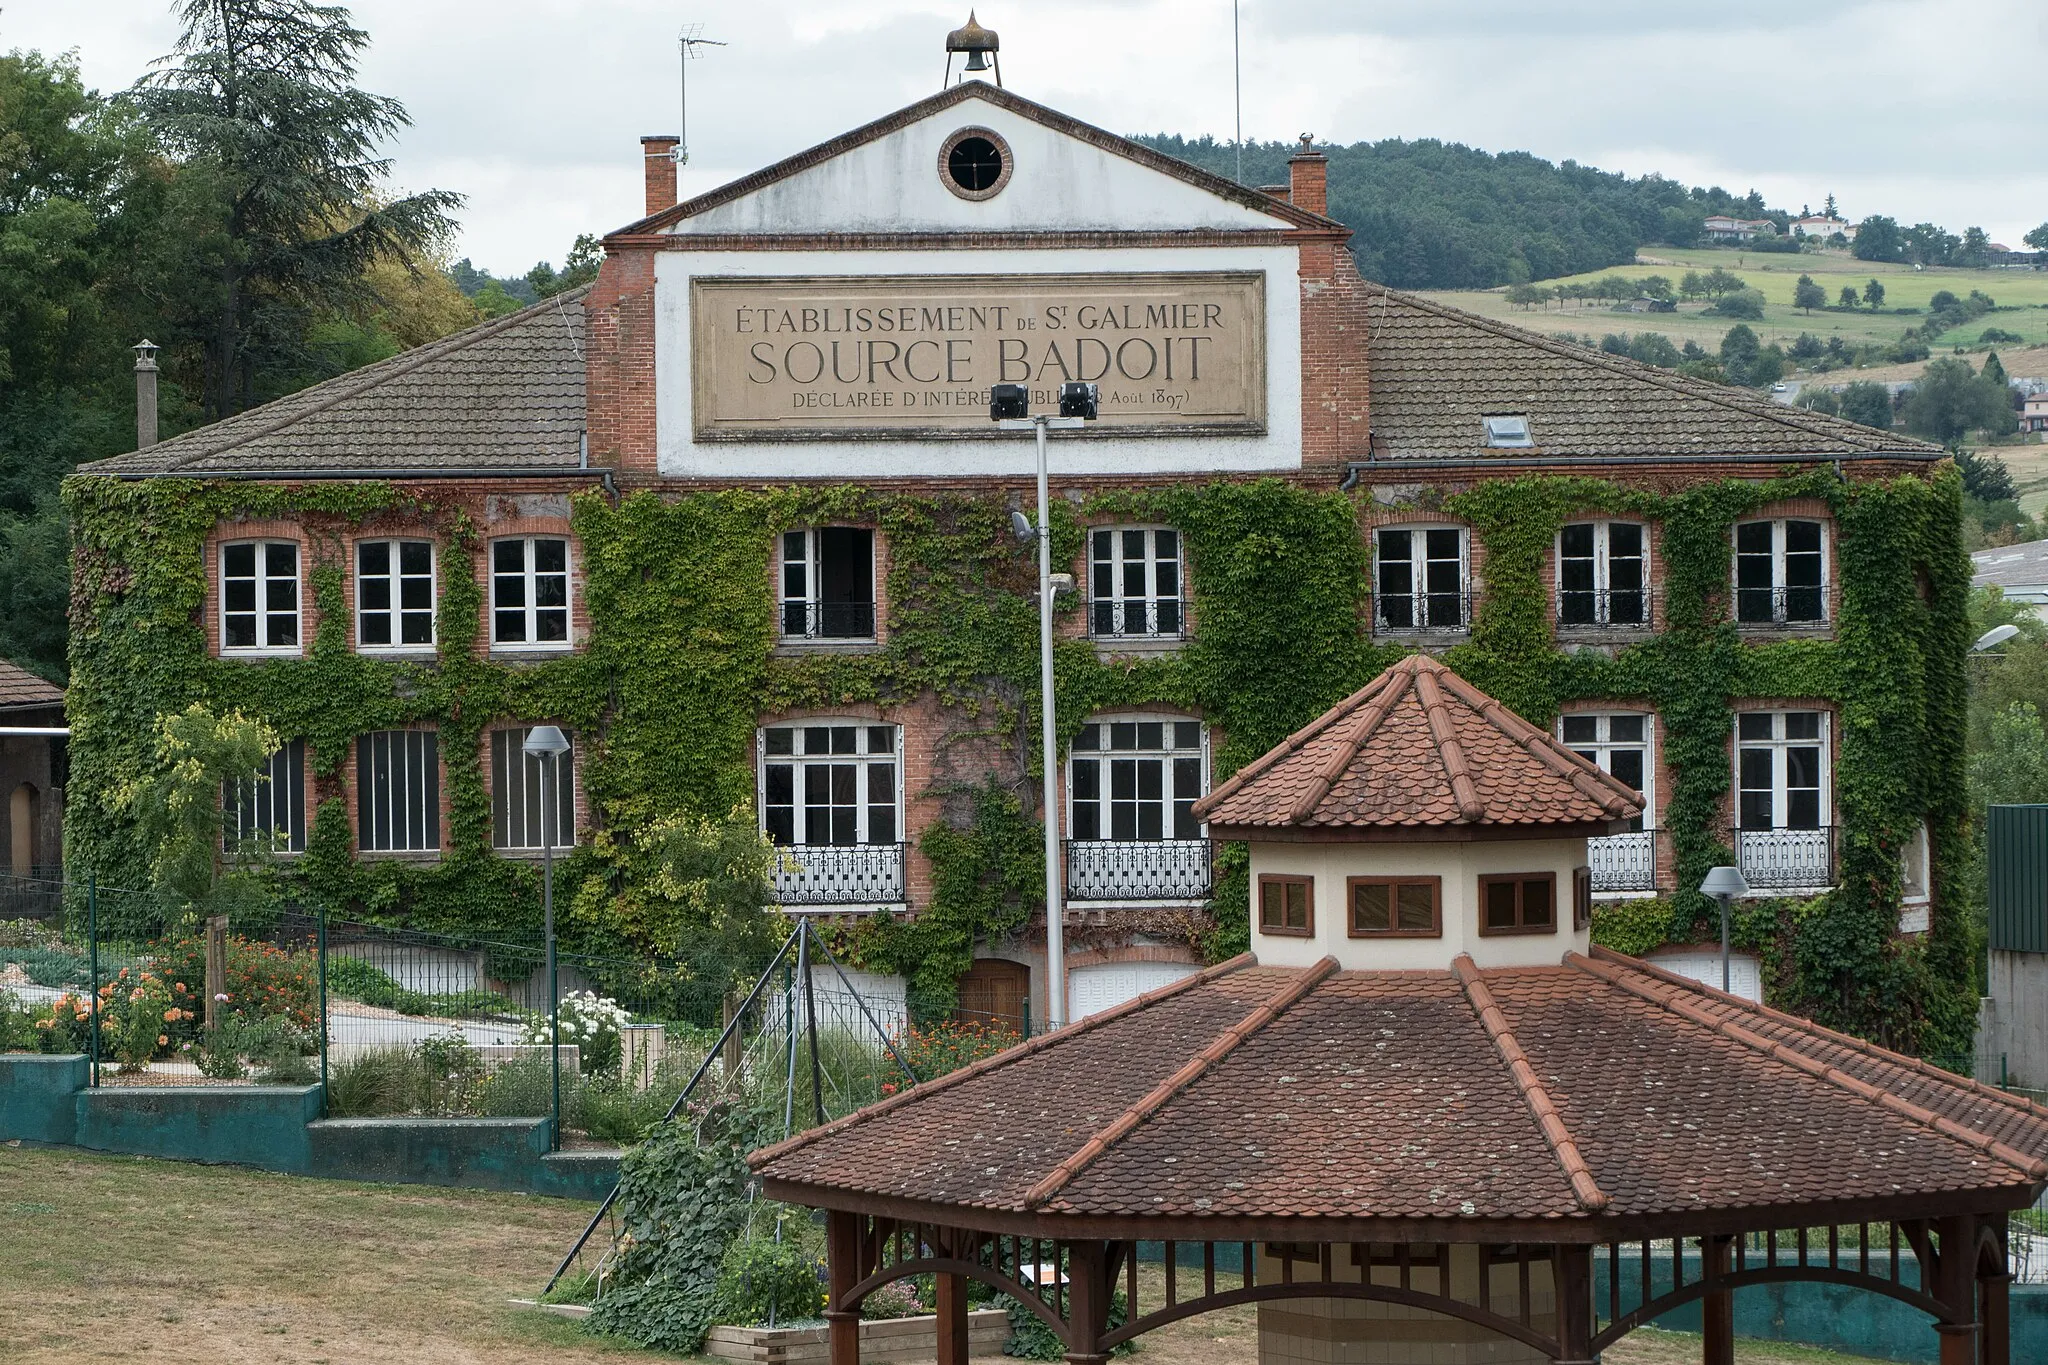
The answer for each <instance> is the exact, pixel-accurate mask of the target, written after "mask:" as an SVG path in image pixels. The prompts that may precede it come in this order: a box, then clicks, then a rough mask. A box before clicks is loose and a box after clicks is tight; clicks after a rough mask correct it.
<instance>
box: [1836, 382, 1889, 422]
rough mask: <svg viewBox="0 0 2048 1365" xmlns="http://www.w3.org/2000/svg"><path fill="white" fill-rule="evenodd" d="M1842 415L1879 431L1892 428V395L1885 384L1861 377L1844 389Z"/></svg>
mask: <svg viewBox="0 0 2048 1365" xmlns="http://www.w3.org/2000/svg"><path fill="white" fill-rule="evenodd" d="M1842 416H1844V417H1846V418H1848V419H1849V420H1850V421H1852V422H1861V423H1862V424H1863V425H1864V426H1866V427H1876V428H1877V429H1878V430H1879V431H1890V430H1891V429H1892V396H1891V393H1890V391H1889V390H1887V389H1886V388H1885V386H1884V385H1882V384H1879V383H1876V382H1875V381H1873V380H1868V379H1859V380H1857V381H1856V382H1855V383H1853V384H1850V385H1849V386H1848V387H1846V388H1844V389H1843V390H1842Z"/></svg>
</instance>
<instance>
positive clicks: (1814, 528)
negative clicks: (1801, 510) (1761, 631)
mask: <svg viewBox="0 0 2048 1365" xmlns="http://www.w3.org/2000/svg"><path fill="white" fill-rule="evenodd" d="M1827 546H1828V537H1827V527H1826V526H1825V525H1823V524H1822V523H1821V522H1818V521H1810V520H1806V519H1803V518H1798V517H1788V518H1783V519H1780V520H1776V521H1745V522H1741V523H1738V524H1737V525H1736V527H1735V619H1736V621H1738V622H1739V623H1741V624H1743V625H1774V624H1787V623H1798V622H1807V621H1825V620H1826V619H1827V603H1828V592H1827V582H1828V564H1827V558H1828V551H1827Z"/></svg>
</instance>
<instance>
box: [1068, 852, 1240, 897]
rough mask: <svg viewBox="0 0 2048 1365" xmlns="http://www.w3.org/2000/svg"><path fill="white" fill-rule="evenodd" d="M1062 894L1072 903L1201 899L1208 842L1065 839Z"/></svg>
mask: <svg viewBox="0 0 2048 1365" xmlns="http://www.w3.org/2000/svg"><path fill="white" fill-rule="evenodd" d="M1066 847H1067V896H1068V898H1069V899H1072V900H1077V901H1150V900H1170V901H1198V900H1206V899H1208V896H1209V888H1210V885H1211V883H1212V882H1213V881H1214V879H1215V874H1214V867H1213V865H1212V859H1211V857H1210V843H1209V841H1208V840H1207V839H1133V840H1126V839H1069V840H1068V841H1067V845H1066Z"/></svg>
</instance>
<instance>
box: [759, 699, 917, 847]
mask: <svg viewBox="0 0 2048 1365" xmlns="http://www.w3.org/2000/svg"><path fill="white" fill-rule="evenodd" d="M902 734H903V731H902V727H900V726H896V725H881V724H876V723H874V722H871V721H862V720H803V721H791V722H790V723H788V724H786V725H769V726H764V727H763V728H762V730H761V828H762V830H763V832H764V833H766V834H767V836H768V838H769V841H770V842H772V843H775V844H779V845H785V846H790V847H798V848H801V847H817V846H831V845H842V846H843V845H857V844H889V845H894V844H898V843H901V842H902V839H903V787H902V783H901V782H900V781H899V780H898V775H899V773H900V772H901V770H902V755H901V751H900V745H901V741H902Z"/></svg>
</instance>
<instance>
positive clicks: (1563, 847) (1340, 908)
mask: <svg viewBox="0 0 2048 1365" xmlns="http://www.w3.org/2000/svg"><path fill="white" fill-rule="evenodd" d="M1251 853H1252V885H1253V887H1254V891H1253V895H1254V896H1256V895H1257V891H1256V888H1257V886H1258V878H1259V877H1260V876H1262V875H1267V874H1284V875H1290V876H1310V877H1314V878H1315V916H1314V925H1313V928H1314V932H1313V934H1312V935H1311V936H1310V937H1308V938H1301V937H1298V936H1292V935H1282V934H1269V933H1265V932H1263V931H1262V930H1260V929H1259V928H1258V910H1257V905H1256V902H1255V903H1254V906H1253V911H1252V926H1253V929H1252V950H1253V951H1254V952H1256V953H1257V954H1258V955H1259V961H1261V962H1264V963H1268V964H1271V965H1274V966H1283V967H1304V966H1307V965H1308V964H1310V963H1312V962H1315V961H1316V960H1318V959H1319V958H1321V957H1323V956H1324V955H1326V954H1328V955H1331V956H1334V957H1335V958H1336V959H1337V961H1338V962H1340V963H1342V964H1343V965H1344V967H1346V968H1347V969H1351V970H1366V971H1395V970H1413V969H1428V968H1434V969H1437V970H1439V971H1440V970H1442V969H1443V968H1445V967H1448V966H1449V965H1450V962H1451V959H1452V958H1454V957H1456V956H1457V955H1458V954H1460V953H1470V954H1471V955H1472V958H1473V960H1474V961H1476V962H1477V963H1478V964H1479V965H1480V966H1482V967H1510V966H1513V967H1527V966H1554V965H1555V964H1556V963H1557V961H1558V960H1559V959H1560V958H1561V957H1563V956H1564V954H1565V953H1566V952H1567V951H1568V950H1570V951H1577V952H1581V953H1584V952H1590V951H1591V934H1590V932H1589V931H1588V930H1585V929H1580V930H1574V929H1573V928H1572V871H1573V869H1575V868H1580V867H1584V866H1585V865H1586V841H1585V840H1584V839H1528V840H1520V839H1516V840H1476V841H1473V842H1470V843H1452V842H1444V843H1406V844H1380V843H1355V844H1352V843H1344V844H1337V843H1331V844H1294V843H1270V844H1256V843H1255V844H1253V845H1252V846H1251ZM1502 872H1549V873H1552V874H1554V875H1555V877H1556V879H1557V882H1556V890H1557V899H1556V905H1555V909H1556V920H1557V923H1556V927H1555V929H1554V930H1553V931H1552V932H1550V933H1546V934H1507V935H1498V936H1484V937H1482V936H1481V934H1480V932H1479V878H1480V877H1481V876H1484V875H1487V874H1489V873H1502ZM1402 876H1410V877H1440V878H1442V879H1443V889H1442V901H1441V905H1442V921H1443V933H1442V935H1441V936H1440V937H1434V938H1393V937H1387V936H1380V937H1374V938H1352V937H1350V935H1349V932H1348V930H1349V926H1350V910H1349V907H1348V905H1347V904H1346V896H1347V895H1348V892H1347V890H1346V887H1345V879H1346V878H1349V877H1402Z"/></svg>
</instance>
